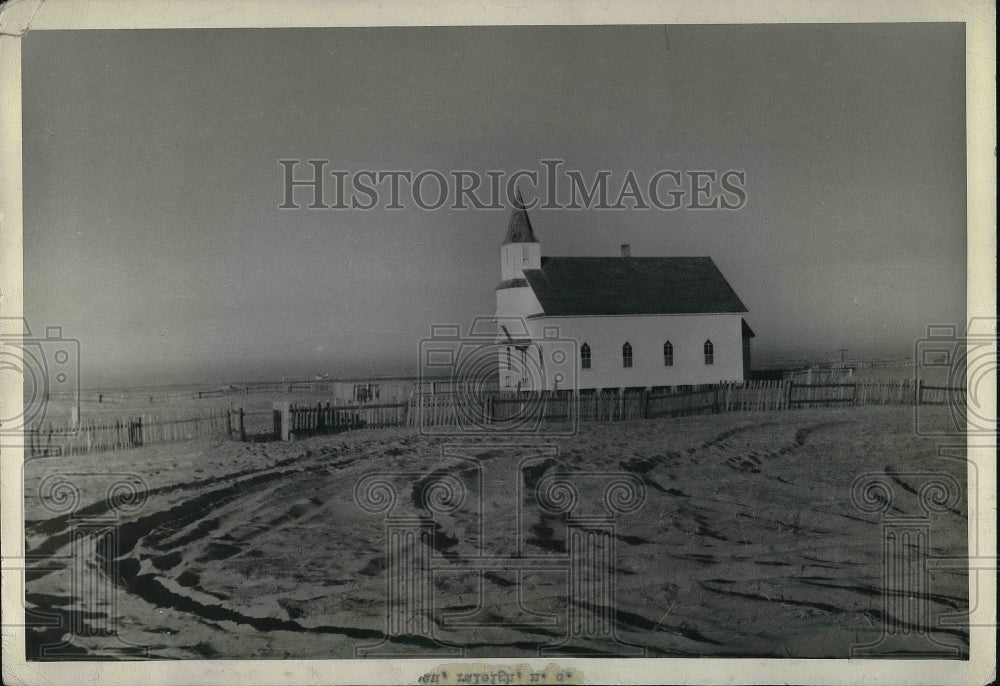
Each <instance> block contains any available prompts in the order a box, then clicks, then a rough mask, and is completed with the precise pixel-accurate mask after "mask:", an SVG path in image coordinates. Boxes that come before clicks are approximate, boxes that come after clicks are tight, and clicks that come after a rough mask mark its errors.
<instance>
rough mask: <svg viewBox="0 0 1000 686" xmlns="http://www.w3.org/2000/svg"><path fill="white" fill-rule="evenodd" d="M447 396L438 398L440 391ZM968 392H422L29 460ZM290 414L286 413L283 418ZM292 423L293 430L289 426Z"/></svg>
mask: <svg viewBox="0 0 1000 686" xmlns="http://www.w3.org/2000/svg"><path fill="white" fill-rule="evenodd" d="M435 390H437V389H435ZM964 394H965V388H961V387H946V386H928V385H924V384H922V383H920V382H916V383H915V382H913V381H862V382H858V383H820V384H800V383H795V382H794V381H792V380H785V381H746V382H741V383H740V382H733V383H720V384H712V385H703V386H694V387H685V388H674V389H669V390H668V389H624V391H622V392H617V391H615V392H589V393H588V392H581V393H575V394H574V393H571V392H566V391H562V392H556V393H547V392H546V393H500V392H497V391H490V392H486V393H481V394H471V393H468V392H455V391H451V392H444V393H441V392H436V393H427V392H422V393H418V392H417V389H415V390H414V392H413V394H412V395H411V396H410V398H409V400H408V401H403V402H391V403H371V404H366V403H358V404H355V403H352V404H347V405H331V404H330V403H328V402H327V403H318V404H316V405H301V404H291V403H285V404H282V403H275V406H274V409H272V410H256V411H245V410H244V408H242V407H235V406H230V408H228V409H222V410H207V411H201V412H198V413H186V414H182V413H173V414H157V415H148V414H146V415H141V416H135V417H129V418H126V419H115V420H103V421H95V422H90V423H84V424H82V425H81V426H80V427H79V428H77V429H69V428H55V427H53V426H52V424H51V423H49V424H47V425H46V426H44V427H41V426H36V427H32V428H31V429H29V430H27V431H25V440H26V444H27V451H28V454H29V455H31V456H40V455H56V454H62V455H66V454H69V455H79V454H86V453H92V452H104V451H111V450H125V449H129V448H138V447H141V446H144V445H150V444H155V443H165V442H169V441H179V440H189V439H194V438H201V437H228V438H230V439H232V440H237V441H270V440H282V439H294V438H302V437H306V436H315V435H322V434H332V433H339V432H342V431H349V430H356V429H362V428H380V427H391V426H419V427H421V428H433V427H448V426H469V427H490V428H493V429H496V430H503V428H504V427H506V426H523V425H524V422H525V419H526V418H529V419H531V420H532V421H536V420H537V421H542V422H573V421H580V422H613V421H623V420H635V419H652V418H657V417H677V416H683V415H690V414H698V413H722V412H748V411H776V410H787V409H801V408H811V407H838V406H845V405H945V404H953V405H956V406H964V405H963V404H964V400H965V395H964ZM279 406H281V407H282V408H283V409H279ZM286 424H287V426H286Z"/></svg>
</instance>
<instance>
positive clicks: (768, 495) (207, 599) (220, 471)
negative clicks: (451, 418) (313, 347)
mask: <svg viewBox="0 0 1000 686" xmlns="http://www.w3.org/2000/svg"><path fill="white" fill-rule="evenodd" d="M941 412H942V421H946V419H947V418H946V417H945V414H946V410H945V409H943V408H942V410H941ZM950 444H951V445H954V444H955V441H954V440H952V441H950ZM939 445H940V441H936V440H932V439H928V438H922V437H919V436H917V435H915V433H914V430H913V410H912V408H907V407H857V408H843V409H812V410H794V411H785V412H780V413H779V412H770V413H732V414H727V415H715V416H713V415H703V416H697V417H687V418H675V419H662V420H649V421H639V422H624V423H615V424H586V425H583V426H581V427H580V428H579V432H578V433H577V434H576V435H575V436H571V437H563V438H551V439H546V437H544V436H538V437H534V438H529V439H519V440H518V441H516V442H515V441H513V440H512V439H510V438H505V437H497V436H456V437H451V438H446V437H434V438H430V437H425V436H421V435H420V434H419V433H418V432H417V430H415V429H409V428H405V429H404V428H399V429H385V430H377V431H375V430H362V431H357V432H351V433H345V434H340V435H336V436H327V437H318V438H312V439H308V440H303V441H299V442H295V443H269V444H238V443H231V442H225V441H214V442H206V441H195V442H187V443H174V444H164V445H158V446H151V447H147V448H142V449H137V450H129V451H121V452H116V453H105V454H92V455H85V456H76V457H72V458H44V459H37V460H32V461H30V462H28V463H27V464H26V465H25V472H24V486H25V507H26V547H27V553H28V555H29V556H32V558H33V561H32V562H31V563H30V565H29V567H30V569H29V571H28V572H27V573H26V608H27V609H28V611H29V623H30V622H34V623H35V624H36V625H39V626H36V628H35V629H33V630H30V631H29V645H28V648H29V655H34V656H36V657H39V656H42V657H45V658H52V659H58V658H60V657H79V656H80V655H83V654H86V655H92V656H98V655H100V656H118V657H125V658H141V657H153V658H212V657H217V658H282V657H288V658H322V657H355V653H356V650H357V649H363V648H364V647H365V646H371V645H375V644H379V643H380V642H382V641H383V639H384V638H385V635H386V633H387V617H388V616H390V615H393V616H395V615H394V613H393V612H392V608H389V609H387V603H391V602H392V601H387V580H388V581H392V580H394V579H399V575H400V573H402V572H404V571H405V569H402V568H401V566H400V565H399V564H398V563H397V562H395V561H394V560H395V559H396V558H395V557H394V556H395V555H396V553H400V554H402V555H404V556H405V555H415V556H425V557H427V558H428V559H430V560H431V564H432V566H433V568H434V572H433V574H432V576H431V579H430V581H428V582H427V583H422V582H421V581H420V579H419V577H410V582H411V583H413V584H415V585H416V586H418V587H420V588H423V589H424V590H425V591H426V595H425V600H426V606H425V607H424V608H423V610H421V611H419V612H418V613H417V614H416V616H415V617H411V618H410V619H412V620H413V622H412V623H411V624H409V625H408V626H407V627H403V628H402V629H399V630H398V631H397V630H395V629H394V630H393V631H392V633H393V634H394V636H393V640H391V641H389V642H387V643H384V644H382V645H381V647H380V648H378V649H376V650H375V652H376V653H377V652H382V653H386V654H395V655H399V656H427V657H431V656H435V655H438V654H447V653H449V652H451V653H452V654H454V653H455V651H459V652H461V653H464V654H465V655H467V656H470V657H476V656H533V655H537V654H538V651H539V648H540V647H543V646H550V647H553V646H561V647H560V648H559V649H558V650H557V652H558V651H559V650H561V651H564V652H569V653H575V654H594V655H597V654H610V655H616V654H643V653H644V654H646V655H647V656H651V657H655V656H699V655H704V656H767V657H816V658H818V657H848V656H850V655H851V651H852V646H858V645H861V644H870V643H874V642H877V641H878V640H879V639H880V637H881V636H882V635H883V633H884V632H885V631H886V630H887V628H888V629H890V630H892V631H893V632H894V633H895V634H896V635H894V636H893V637H891V638H892V640H890V641H888V642H883V643H882V644H879V646H877V647H876V648H874V649H873V650H874V652H875V654H888V653H889V652H890V651H895V652H896V653H909V654H915V655H925V654H928V653H930V652H934V653H944V654H951V655H954V656H965V655H966V654H967V652H968V629H967V627H966V626H965V625H964V624H963V622H962V612H964V611H967V610H968V576H967V574H966V573H965V572H964V571H951V570H938V569H935V570H932V571H930V572H929V573H928V576H927V577H926V578H925V579H923V580H921V577H920V575H919V571H918V569H919V566H918V564H917V563H914V562H913V559H914V558H913V554H914V551H915V550H917V548H918V546H920V545H925V547H926V549H927V552H928V554H929V555H931V556H935V557H937V556H963V555H965V554H966V496H965V492H964V491H965V489H964V486H965V481H966V479H965V473H966V465H965V463H964V462H962V461H960V460H955V459H945V458H942V457H940V456H939V452H938V446H939ZM958 448H959V449H958V451H957V452H958V454H961V446H960V445H959V446H958ZM375 473H383V474H388V475H389V476H386V477H385V480H386V481H387V482H388V483H390V484H391V485H392V487H393V488H394V489H395V492H396V501H395V505H394V507H393V508H392V509H391V510H390V511H389V512H388V513H378V512H374V513H373V512H369V511H366V510H365V509H362V507H360V506H359V504H358V501H357V497H356V495H355V487H356V486H357V485H358V484H359V482H361V481H362V480H364V479H365V478H366V477H369V481H365V483H366V484H368V483H370V479H371V478H372V475H373V474H375ZM622 474H630V475H632V478H633V480H634V481H638V482H641V484H642V486H641V489H642V491H643V492H644V499H643V500H642V502H641V505H640V506H639V507H638V508H637V509H634V511H631V512H625V513H621V514H618V515H617V518H616V519H615V520H614V532H613V540H614V546H615V549H614V554H613V556H612V557H611V558H610V559H607V560H605V561H604V562H601V561H599V560H598V561H597V562H595V563H594V564H595V565H596V567H594V568H601V569H604V570H605V571H607V572H608V573H609V574H610V575H611V576H613V578H614V584H615V587H616V588H615V595H614V596H612V595H611V592H610V588H609V587H607V586H605V587H603V588H600V589H598V590H599V592H596V593H595V594H592V595H587V594H586V592H585V590H584V591H581V590H580V589H581V588H584V589H586V588H588V587H586V586H585V585H584V586H582V587H581V586H573V587H572V588H573V589H576V590H574V591H572V592H571V591H570V583H571V581H570V579H571V577H573V575H572V574H570V573H569V571H568V569H567V564H568V562H567V560H569V559H571V558H572V557H573V556H572V555H571V554H570V553H569V549H570V548H572V546H571V545H570V543H569V540H570V536H569V533H568V532H569V530H570V529H569V528H568V526H570V525H572V526H575V527H577V530H582V531H584V532H585V534H586V532H587V531H591V530H595V529H597V528H600V527H601V526H606V525H607V523H600V522H598V523H597V524H595V523H594V521H596V520H594V521H591V522H590V523H587V522H583V523H581V522H580V521H578V520H573V521H568V520H567V515H566V514H564V513H561V512H559V511H558V508H555V509H554V508H553V506H552V501H553V498H554V499H556V500H557V499H558V498H557V496H558V495H559V493H557V492H556V491H552V492H550V493H549V495H552V496H553V498H550V499H549V500H548V501H545V502H546V503H548V505H547V506H548V509H546V508H545V507H543V505H542V504H540V503H539V497H538V496H539V493H540V492H542V491H544V490H545V489H544V488H543V487H545V486H546V484H549V485H551V483H552V479H553V478H555V477H558V476H560V475H562V477H561V478H562V479H563V480H564V481H567V482H569V483H571V484H573V485H575V486H576V488H577V491H578V494H577V496H578V497H577V506H576V509H574V510H572V511H571V512H570V513H569V516H572V517H575V518H579V517H585V516H598V515H606V514H607V513H608V506H607V504H606V503H605V501H604V499H603V493H604V491H603V488H604V487H605V486H606V485H607V484H608V483H609V482H610V481H614V480H615V479H616V478H619V477H621V475H622ZM866 474H868V475H871V478H872V479H875V480H877V481H879V482H880V483H884V484H885V485H886V490H885V491H884V494H883V496H880V495H879V494H878V493H873V494H871V495H872V500H870V501H869V507H868V511H866V510H865V509H862V508H861V507H859V506H858V504H857V503H856V502H852V498H851V489H852V484H854V482H855V479H856V478H858V477H859V476H862V475H866ZM934 474H937V475H943V476H942V477H940V478H943V479H945V482H946V483H947V484H957V485H958V488H957V492H953V491H956V489H954V488H946V490H948V491H949V493H948V494H947V495H948V497H949V498H951V500H948V498H946V500H948V502H945V503H944V504H943V506H941V507H939V508H937V510H940V511H936V510H935V511H932V512H931V513H930V514H929V515H928V514H925V508H924V507H922V506H921V500H920V493H921V489H922V488H923V487H924V485H925V483H926V482H928V480H929V479H931V480H932V475H934ZM616 475H618V476H617V477H616ZM929 475H931V476H929ZM436 476H437V477H443V479H444V480H443V481H440V482H438V485H441V484H451V485H452V487H453V492H463V493H464V497H463V498H462V499H461V502H458V501H457V500H456V501H455V502H453V503H451V505H452V506H453V507H451V509H450V510H449V511H447V512H439V513H437V514H434V513H432V512H431V510H430V509H429V508H430V507H432V506H433V505H434V503H435V502H438V504H439V505H442V504H443V505H445V506H447V505H449V503H448V502H443V501H435V497H437V496H438V495H440V494H441V491H437V492H436V493H435V492H434V491H435V488H436V486H434V483H435V482H434V477H436ZM949 477H950V479H952V480H953V481H948V480H947V479H948V478H949ZM625 478H626V479H627V478H628V477H625ZM60 481H65V482H68V483H70V484H72V489H70V488H69V487H68V486H66V485H60V484H59V482H60ZM116 483H117V484H119V485H118V486H115V487H114V488H111V487H112V485H113V484H116ZM129 484H131V485H129ZM109 488H110V489H111V493H112V496H111V498H110V499H111V500H113V501H115V502H114V504H115V505H116V506H117V507H110V506H109V504H108V502H107V501H108V498H109V496H108V493H109ZM71 491H75V495H73V494H72V493H71ZM372 493H373V495H377V493H375V492H372ZM885 494H888V495H889V497H890V498H891V499H892V500H891V503H887V510H886V513H887V514H886V516H888V517H895V518H896V519H893V520H891V521H889V522H888V524H887V522H886V521H884V520H883V515H882V514H881V513H880V512H878V507H877V505H878V502H879V501H878V498H879V497H884V495H885ZM925 495H926V492H925ZM67 496H72V497H67ZM116 499H117V500H116ZM543 501H544V498H543ZM439 509H440V508H439ZM445 509H447V508H445ZM386 514H389V515H391V516H392V517H394V518H406V517H416V516H423V517H425V518H426V517H433V518H434V524H433V525H432V526H431V530H432V531H433V534H432V535H431V536H429V537H427V538H425V539H420V538H416V539H413V540H411V541H410V542H409V543H406V544H404V545H403V546H402V547H401V548H399V549H395V550H394V552H392V553H391V554H388V555H387V547H386V541H387V528H386V527H387V524H386V521H387V520H386ZM903 516H912V517H916V519H913V520H908V521H909V522H910V524H913V525H914V526H916V527H917V528H920V527H923V529H922V530H923V531H925V532H926V535H927V536H928V537H929V538H927V539H919V540H918V539H912V538H911V539H910V540H909V544H908V545H902V547H900V548H899V550H900V553H899V554H898V555H896V554H895V553H893V554H892V555H891V556H890V557H891V558H892V561H891V564H896V563H901V562H906V561H907V560H909V562H908V563H907V564H905V565H903V566H902V569H903V570H904V573H903V574H901V575H900V574H896V575H893V574H891V573H890V574H888V575H887V573H886V568H885V565H884V564H883V536H884V534H885V532H886V531H888V530H891V529H892V526H893V522H898V521H902V520H900V519H899V518H900V517H903ZM109 518H110V519H109ZM392 521H394V522H397V523H399V522H401V521H403V520H402V519H393V520H392ZM109 522H110V523H109ZM87 526H91V527H92V528H93V527H96V528H94V530H111V531H114V532H115V535H116V537H117V538H116V543H115V546H116V549H110V548H108V547H107V546H104V547H103V548H102V547H100V546H99V545H97V544H95V543H94V542H93V540H91V539H83V540H82V542H77V543H75V544H74V542H73V541H74V540H75V539H74V534H75V533H78V532H80V531H86V530H87ZM102 526H103V527H104V529H101V527H102ZM602 540H607V539H602ZM903 543H904V544H906V541H903ZM574 550H575V549H574ZM96 553H101V554H99V555H98V554H96ZM74 554H75V555H76V557H73V555H74ZM483 556H501V557H499V558H497V559H494V560H493V561H487V562H485V563H484V562H482V557H483ZM907 556H909V557H907ZM74 560H78V561H79V560H85V561H84V562H77V563H74ZM470 560H472V561H473V562H474V563H476V564H478V565H479V567H480V568H479V569H476V568H475V564H473V565H472V566H471V567H470V564H469V561H470ZM477 560H478V561H479V562H476V561H477ZM592 562H593V561H592ZM74 565H76V566H74ZM101 565H103V567H104V569H105V570H106V572H108V573H110V576H107V575H106V574H105V572H101V571H99V570H97V569H96V567H100V566H101ZM602 565H604V567H602ZM589 568H590V567H587V569H589ZM74 569H76V570H77V571H76V572H74V571H73V570H74ZM585 576H586V574H584V577H585ZM573 578H575V579H576V581H573V582H572V583H577V582H578V581H579V580H580V578H582V577H579V576H578V577H573ZM108 579H112V580H114V581H116V585H114V586H109V585H108ZM95 580H96V582H98V583H97V584H96V586H95V585H94V583H95ZM404 581H405V580H404ZM583 583H585V580H584V582H583ZM95 588H96V590H95ZM101 589H104V590H101ZM108 589H111V590H108ZM886 594H888V596H887V595H886ZM902 600H907V601H909V604H907V603H906V602H902ZM393 607H395V606H393ZM418 609H419V608H418ZM610 609H614V610H615V612H614V622H613V625H610V624H602V623H601V620H602V618H605V619H607V618H609V617H610V616H611V615H609V611H610ZM71 622H76V623H77V625H78V626H77V628H76V629H74V630H73V631H69V630H68V627H69V626H70V623H71ZM44 624H48V626H41V625H44ZM109 630H110V631H109ZM397 633H398V634H401V635H398V636H397V635H395V634H397ZM421 634H422V636H421ZM436 642H437V643H436ZM439 643H440V644H441V645H439ZM880 651H881V652H880Z"/></svg>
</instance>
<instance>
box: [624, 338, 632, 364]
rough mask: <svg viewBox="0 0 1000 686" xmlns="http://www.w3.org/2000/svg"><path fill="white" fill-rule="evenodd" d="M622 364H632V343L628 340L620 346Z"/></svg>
mask: <svg viewBox="0 0 1000 686" xmlns="http://www.w3.org/2000/svg"><path fill="white" fill-rule="evenodd" d="M622 366H623V367H631V366H632V344H631V343H629V342H628V341H626V342H625V345H623V346H622Z"/></svg>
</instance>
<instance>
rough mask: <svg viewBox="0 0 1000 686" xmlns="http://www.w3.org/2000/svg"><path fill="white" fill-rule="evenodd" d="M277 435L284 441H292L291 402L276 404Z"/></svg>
mask: <svg viewBox="0 0 1000 686" xmlns="http://www.w3.org/2000/svg"><path fill="white" fill-rule="evenodd" d="M273 407H274V421H275V423H276V424H277V426H275V427H274V432H275V435H276V436H277V437H278V438H280V439H281V440H282V441H290V440H292V404H291V403H290V402H280V403H274V405H273Z"/></svg>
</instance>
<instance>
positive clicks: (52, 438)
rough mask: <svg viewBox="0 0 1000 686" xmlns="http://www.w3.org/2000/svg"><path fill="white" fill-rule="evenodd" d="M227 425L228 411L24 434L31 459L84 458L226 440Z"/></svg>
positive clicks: (139, 418)
mask: <svg viewBox="0 0 1000 686" xmlns="http://www.w3.org/2000/svg"><path fill="white" fill-rule="evenodd" d="M227 423H228V412H227V411H225V410H203V411H200V412H186V413H184V412H173V413H165V414H156V415H150V414H144V415H139V416H135V417H128V418H124V419H101V420H95V421H91V422H83V423H81V424H80V426H79V427H56V426H53V424H52V423H51V422H49V423H47V424H45V425H43V426H33V427H31V428H30V429H28V430H26V431H25V432H24V433H25V442H26V451H27V454H28V455H29V456H31V457H38V456H43V455H84V454H87V453H97V452H108V451H113V450H127V449H130V448H140V447H142V446H144V445H151V444H156V443H168V442H172V441H183V440H190V439H193V438H202V437H206V436H213V437H223V436H226V435H227Z"/></svg>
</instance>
